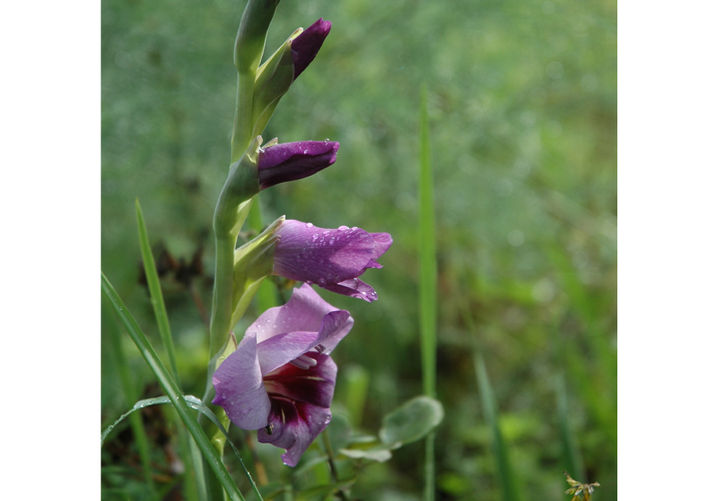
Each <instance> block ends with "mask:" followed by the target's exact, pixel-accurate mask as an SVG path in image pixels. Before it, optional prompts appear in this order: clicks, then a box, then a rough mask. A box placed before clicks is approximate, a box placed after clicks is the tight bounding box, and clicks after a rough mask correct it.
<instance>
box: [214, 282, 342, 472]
mask: <svg viewBox="0 0 701 501" xmlns="http://www.w3.org/2000/svg"><path fill="white" fill-rule="evenodd" d="M352 327H353V318H352V317H351V316H350V313H349V312H348V311H345V310H339V309H337V308H335V307H333V306H332V305H330V304H329V303H327V302H326V301H324V300H323V299H322V298H321V297H320V296H319V295H318V294H317V293H316V292H315V291H314V289H312V288H311V287H310V286H309V285H307V284H303V285H302V286H301V287H299V288H297V289H295V290H294V291H293V293H292V297H291V298H290V300H289V301H288V302H287V304H285V305H284V306H278V307H275V308H270V309H269V310H267V311H265V312H264V313H263V314H262V315H261V316H260V317H258V319H257V320H256V321H255V322H254V323H253V324H251V326H250V327H249V328H248V329H247V330H246V334H245V336H244V338H243V340H242V341H241V344H240V345H239V347H238V349H237V350H236V351H235V352H234V353H232V354H231V355H230V356H229V357H228V358H227V359H226V360H224V362H222V364H221V365H220V366H219V368H218V369H217V370H216V372H215V373H214V376H213V378H212V382H213V385H214V388H215V390H216V397H215V398H214V400H213V401H212V403H214V404H216V405H219V406H221V407H222V408H224V410H225V411H226V414H227V416H228V417H229V419H230V420H231V422H232V423H234V424H235V425H237V426H239V427H240V428H243V429H246V430H258V440H259V441H260V442H262V443H272V444H273V445H276V446H277V447H281V448H284V449H287V450H286V452H285V453H284V454H283V455H282V461H283V463H285V464H286V465H288V466H296V465H297V463H298V462H299V459H300V457H301V456H302V453H303V452H304V451H305V450H306V449H307V447H309V445H310V444H311V443H312V442H313V441H314V439H315V438H316V437H317V436H318V435H319V434H320V433H321V432H322V431H323V430H324V429H325V428H326V426H327V425H328V424H329V422H330V421H331V410H330V407H331V400H332V398H333V392H334V387H335V384H336V370H337V369H336V364H335V363H334V361H333V360H332V359H331V357H330V356H329V355H328V354H329V353H330V352H331V351H332V350H333V349H334V348H335V347H336V345H337V344H338V343H339V342H340V341H341V339H343V337H345V336H346V334H348V332H350V330H351V328H352Z"/></svg>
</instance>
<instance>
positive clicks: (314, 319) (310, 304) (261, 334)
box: [246, 284, 344, 343]
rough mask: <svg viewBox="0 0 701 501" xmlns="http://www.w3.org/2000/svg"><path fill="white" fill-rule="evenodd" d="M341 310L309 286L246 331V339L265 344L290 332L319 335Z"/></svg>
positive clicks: (296, 291) (297, 289)
mask: <svg viewBox="0 0 701 501" xmlns="http://www.w3.org/2000/svg"><path fill="white" fill-rule="evenodd" d="M332 311H344V310H339V309H338V308H336V307H335V306H332V305H330V304H329V303H327V302H326V301H324V300H323V299H322V298H321V296H319V294H317V293H316V291H314V289H313V288H311V287H310V286H309V285H307V284H302V285H301V286H300V287H298V288H296V289H294V290H293V291H292V297H290V300H289V301H288V302H287V303H286V304H285V305H283V306H277V307H275V308H270V309H268V310H266V311H265V312H264V313H263V314H262V315H261V316H260V317H258V319H257V320H256V321H255V322H253V323H252V324H251V325H250V327H249V328H248V329H246V336H247V337H248V336H255V337H257V339H258V342H259V343H261V342H263V341H265V340H266V339H268V338H271V337H273V336H277V335H278V334H283V333H286V332H300V331H306V332H309V331H316V332H318V331H319V330H320V329H321V322H322V320H323V318H324V316H325V315H326V314H327V313H330V312H332Z"/></svg>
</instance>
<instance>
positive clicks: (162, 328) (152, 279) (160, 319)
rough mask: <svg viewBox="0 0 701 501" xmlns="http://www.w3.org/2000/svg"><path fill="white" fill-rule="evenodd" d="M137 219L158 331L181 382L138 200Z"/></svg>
mask: <svg viewBox="0 0 701 501" xmlns="http://www.w3.org/2000/svg"><path fill="white" fill-rule="evenodd" d="M136 221H137V225H138V227H139V247H140V248H141V259H143V261H144V272H145V274H146V282H147V283H148V291H149V295H150V296H151V305H152V306H153V313H154V314H155V315H156V322H157V323H158V332H159V333H160V335H161V341H162V342H163V346H165V347H166V352H167V353H168V362H169V363H170V369H171V370H172V371H173V376H175V381H176V382H178V384H179V383H180V382H179V379H178V370H177V366H176V363H175V345H174V344H173V334H172V333H171V331H170V323H169V322H168V313H167V312H166V305H165V301H163V292H162V291H161V283H160V281H159V280H158V271H157V270H156V261H155V260H154V259H153V252H152V251H151V246H150V245H149V243H148V233H146V223H145V222H144V215H143V213H142V211H141V204H140V203H139V201H138V200H136Z"/></svg>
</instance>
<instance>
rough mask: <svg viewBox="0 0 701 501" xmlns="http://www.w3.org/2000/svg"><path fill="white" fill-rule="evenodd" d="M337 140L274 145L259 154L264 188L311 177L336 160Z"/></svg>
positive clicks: (260, 172)
mask: <svg viewBox="0 0 701 501" xmlns="http://www.w3.org/2000/svg"><path fill="white" fill-rule="evenodd" d="M338 146H339V144H338V143H337V142H335V141H298V142H295V143H282V144H274V145H271V146H268V147H265V148H262V149H261V150H260V153H259V155H258V184H259V185H260V188H261V189H264V188H268V187H270V186H273V185H276V184H279V183H284V182H285V181H294V180H295V179H301V178H303V177H307V176H311V175H312V174H314V173H315V172H318V171H320V170H321V169H325V168H326V167H328V166H330V165H332V164H333V163H334V162H335V161H336V152H337V151H338Z"/></svg>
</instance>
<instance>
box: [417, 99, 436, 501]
mask: <svg viewBox="0 0 701 501" xmlns="http://www.w3.org/2000/svg"><path fill="white" fill-rule="evenodd" d="M426 96H427V91H426V87H425V86H424V87H422V89H421V110H420V114H421V116H420V120H419V268H420V279H419V325H420V329H421V369H422V370H421V374H422V378H423V388H424V393H425V394H426V395H428V396H429V397H435V396H436V276H437V272H436V230H435V215H434V207H433V175H432V172H431V151H430V141H429V130H428V105H427V97H426ZM434 448H435V434H434V433H429V434H428V436H427V437H426V461H425V477H426V478H425V488H424V499H426V500H429V501H431V500H433V499H434V498H435V484H436V472H435V460H434Z"/></svg>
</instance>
